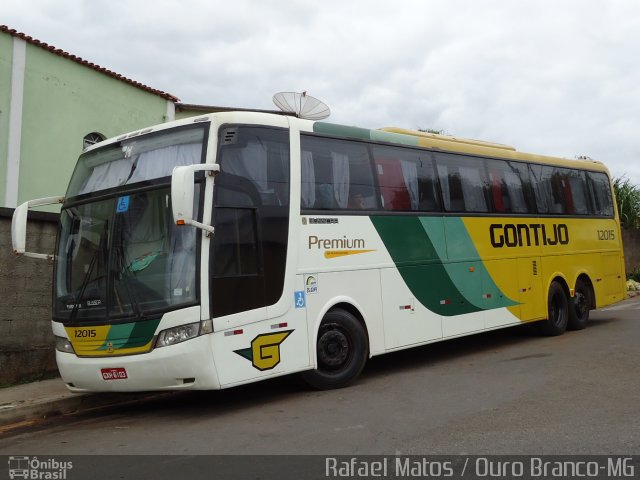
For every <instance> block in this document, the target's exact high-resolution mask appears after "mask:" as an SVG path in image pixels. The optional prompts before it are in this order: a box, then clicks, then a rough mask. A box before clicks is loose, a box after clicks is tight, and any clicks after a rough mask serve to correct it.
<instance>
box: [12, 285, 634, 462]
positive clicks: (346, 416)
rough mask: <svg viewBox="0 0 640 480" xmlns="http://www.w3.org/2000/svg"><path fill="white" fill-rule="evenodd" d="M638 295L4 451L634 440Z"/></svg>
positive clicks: (252, 450)
mask: <svg viewBox="0 0 640 480" xmlns="http://www.w3.org/2000/svg"><path fill="white" fill-rule="evenodd" d="M639 343H640V297H636V298H634V299H631V300H627V301H625V302H623V303H621V304H618V305H616V306H614V307H612V308H609V309H605V310H602V311H597V312H592V320H591V322H590V324H589V326H588V327H587V328H586V329H585V330H582V331H579V332H567V333H566V334H564V335H562V336H560V337H555V338H545V337H537V336H535V335H533V334H532V333H531V332H530V331H528V330H527V329H522V328H515V329H509V330H503V331H498V332H492V333H487V334H482V335H476V336H473V337H467V338H464V339H458V340H454V341H449V342H443V343H439V344H435V345H430V346H425V347H420V348H417V349H411V350H406V351H403V352H398V353H394V354H390V355H385V356H382V357H377V358H374V359H372V360H371V361H370V362H369V363H368V364H367V367H366V368H365V371H364V372H363V375H362V377H361V379H360V380H359V381H358V382H357V383H356V384H355V385H353V386H352V387H350V388H346V389H342V390H334V391H325V392H315V391H309V390H308V389H306V388H305V386H304V385H303V384H302V383H301V382H300V381H299V380H298V379H297V377H295V376H290V377H284V378H280V379H275V380H272V381H269V382H263V383H257V384H254V385H248V386H244V387H239V388H235V389H231V390H225V391H218V392H182V393H179V394H176V395H173V396H171V397H169V398H163V399H161V400H155V401H153V402H148V403H145V404H141V405H137V406H133V407H131V406H129V407H123V408H121V409H120V410H117V411H111V412H108V413H102V414H93V415H84V416H76V417H73V416H71V417H68V416H67V417H62V418H61V419H60V420H58V421H57V422H53V423H50V424H47V425H41V426H39V427H35V428H32V429H30V430H23V431H19V432H14V433H13V434H11V435H10V436H5V437H2V438H0V455H43V454H47V455H71V454H129V455H131V454H177V455H193V454H325V455H331V454H349V455H363V454H388V455H397V454H405V455H406V454H420V455H425V454H479V455H484V454H535V455H541V454H636V455H637V454H640V381H639V379H640V373H639V372H640V349H639Z"/></svg>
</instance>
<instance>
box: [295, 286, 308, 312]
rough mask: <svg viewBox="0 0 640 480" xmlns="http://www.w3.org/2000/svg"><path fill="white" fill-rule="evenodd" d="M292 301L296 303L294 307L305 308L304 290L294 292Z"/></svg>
mask: <svg viewBox="0 0 640 480" xmlns="http://www.w3.org/2000/svg"><path fill="white" fill-rule="evenodd" d="M294 303H295V305H296V308H305V307H306V301H305V297H304V291H303V290H300V291H298V292H295V293H294Z"/></svg>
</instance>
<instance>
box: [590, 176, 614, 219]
mask: <svg viewBox="0 0 640 480" xmlns="http://www.w3.org/2000/svg"><path fill="white" fill-rule="evenodd" d="M587 178H588V184H589V190H590V192H591V198H593V203H594V212H593V213H595V214H596V215H602V216H606V217H613V199H612V198H611V186H610V184H609V178H608V177H607V175H606V174H604V173H600V172H587Z"/></svg>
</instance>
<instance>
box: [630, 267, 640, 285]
mask: <svg viewBox="0 0 640 480" xmlns="http://www.w3.org/2000/svg"><path fill="white" fill-rule="evenodd" d="M628 277H629V278H630V279H631V280H635V281H636V282H640V268H636V269H635V270H634V271H633V272H631V274H629V275H628Z"/></svg>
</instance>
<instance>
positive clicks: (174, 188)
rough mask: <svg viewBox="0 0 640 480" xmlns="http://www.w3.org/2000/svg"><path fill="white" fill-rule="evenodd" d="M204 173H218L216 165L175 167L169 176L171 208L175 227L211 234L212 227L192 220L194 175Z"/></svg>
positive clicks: (218, 168)
mask: <svg viewBox="0 0 640 480" xmlns="http://www.w3.org/2000/svg"><path fill="white" fill-rule="evenodd" d="M197 171H206V172H208V174H209V175H210V176H214V175H216V174H217V173H218V172H219V171H220V165H218V164H212V163H208V164H199V165H187V166H183V167H175V168H174V169H173V173H172V174H171V208H172V210H173V221H174V222H175V224H176V225H193V226H194V227H196V228H199V229H201V230H205V231H207V232H210V233H213V227H212V226H211V225H207V224H206V223H200V222H197V221H196V220H194V219H193V195H194V193H193V192H194V174H195V172H197Z"/></svg>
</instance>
